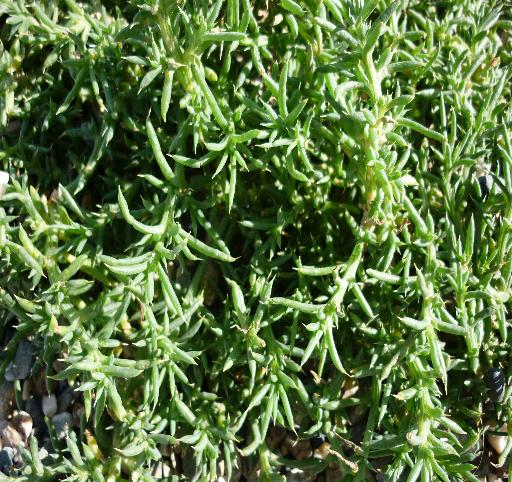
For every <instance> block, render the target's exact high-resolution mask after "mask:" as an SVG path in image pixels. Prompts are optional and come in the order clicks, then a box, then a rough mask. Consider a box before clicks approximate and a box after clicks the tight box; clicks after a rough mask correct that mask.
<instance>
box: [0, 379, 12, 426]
mask: <svg viewBox="0 0 512 482" xmlns="http://www.w3.org/2000/svg"><path fill="white" fill-rule="evenodd" d="M15 403H16V398H15V396H14V385H13V384H12V383H10V382H4V383H2V384H1V385H0V420H7V419H8V418H9V416H10V415H11V413H12V411H13V408H14V406H15Z"/></svg>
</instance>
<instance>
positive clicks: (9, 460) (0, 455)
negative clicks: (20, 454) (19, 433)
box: [0, 447, 14, 472]
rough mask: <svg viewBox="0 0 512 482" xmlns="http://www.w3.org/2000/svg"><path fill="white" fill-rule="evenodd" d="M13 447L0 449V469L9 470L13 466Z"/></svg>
mask: <svg viewBox="0 0 512 482" xmlns="http://www.w3.org/2000/svg"><path fill="white" fill-rule="evenodd" d="M13 460H14V449H13V448H12V447H4V448H3V449H2V450H0V470H1V471H2V472H9V470H11V468H12V466H13Z"/></svg>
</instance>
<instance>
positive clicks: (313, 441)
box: [309, 434, 326, 450]
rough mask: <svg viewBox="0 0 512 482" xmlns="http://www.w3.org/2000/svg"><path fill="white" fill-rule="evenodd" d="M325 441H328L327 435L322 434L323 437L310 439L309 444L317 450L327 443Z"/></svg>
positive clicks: (318, 436)
mask: <svg viewBox="0 0 512 482" xmlns="http://www.w3.org/2000/svg"><path fill="white" fill-rule="evenodd" d="M325 440H326V438H325V435H324V434H321V435H317V436H316V437H312V438H310V439H309V442H310V443H311V447H312V448H313V450H315V449H317V448H318V447H320V446H321V445H322V444H323V443H324V442H325Z"/></svg>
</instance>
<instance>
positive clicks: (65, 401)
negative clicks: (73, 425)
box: [58, 387, 75, 412]
mask: <svg viewBox="0 0 512 482" xmlns="http://www.w3.org/2000/svg"><path fill="white" fill-rule="evenodd" d="M74 397H75V390H73V388H72V387H67V388H66V389H65V390H64V391H63V392H62V393H61V394H60V395H59V398H58V407H59V409H58V410H59V412H67V411H68V409H69V408H70V407H71V404H72V403H73V399H74Z"/></svg>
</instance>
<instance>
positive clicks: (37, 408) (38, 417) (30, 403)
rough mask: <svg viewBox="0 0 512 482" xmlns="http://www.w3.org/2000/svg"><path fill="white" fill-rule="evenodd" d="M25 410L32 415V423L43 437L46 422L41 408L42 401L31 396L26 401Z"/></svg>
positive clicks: (37, 432)
mask: <svg viewBox="0 0 512 482" xmlns="http://www.w3.org/2000/svg"><path fill="white" fill-rule="evenodd" d="M25 411H26V412H27V413H28V414H29V415H30V416H31V417H32V424H33V426H34V430H35V432H36V435H37V436H38V437H42V436H43V435H44V434H45V433H46V431H47V427H46V423H45V421H44V415H43V412H42V410H41V401H40V400H39V398H35V397H33V396H32V397H30V398H29V399H28V400H27V401H26V402H25Z"/></svg>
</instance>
